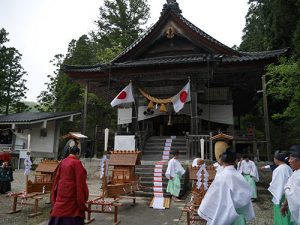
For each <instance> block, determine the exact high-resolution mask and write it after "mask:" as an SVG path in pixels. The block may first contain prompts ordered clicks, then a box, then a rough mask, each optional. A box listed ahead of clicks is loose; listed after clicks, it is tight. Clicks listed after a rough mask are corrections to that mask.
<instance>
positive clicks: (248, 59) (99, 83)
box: [64, 1, 288, 159]
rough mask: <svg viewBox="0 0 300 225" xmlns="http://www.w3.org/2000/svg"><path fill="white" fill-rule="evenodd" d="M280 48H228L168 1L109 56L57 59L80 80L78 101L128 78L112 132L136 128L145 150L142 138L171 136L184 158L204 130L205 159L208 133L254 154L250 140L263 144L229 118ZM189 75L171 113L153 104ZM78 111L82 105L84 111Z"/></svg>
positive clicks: (253, 91)
mask: <svg viewBox="0 0 300 225" xmlns="http://www.w3.org/2000/svg"><path fill="white" fill-rule="evenodd" d="M228 32H230V28H228ZM287 53H288V48H286V49H279V50H273V51H264V52H242V51H237V50H235V49H233V48H230V47H228V46H226V45H224V44H222V43H221V42H219V41H218V40H216V39H215V38H213V37H211V36H210V35H209V34H207V33H205V32H204V31H202V30H201V29H199V28H198V27H196V26H195V25H193V24H192V23H191V22H190V21H188V20H187V19H186V18H185V17H184V16H183V14H182V12H181V10H180V8H179V5H178V3H177V2H176V1H167V3H166V4H164V6H163V9H162V12H161V15H160V18H159V20H158V21H157V22H156V23H155V24H154V25H153V26H152V27H150V28H149V29H148V30H147V31H146V32H145V33H144V34H143V35H142V36H141V37H139V38H138V39H137V40H136V41H135V42H134V43H132V44H131V45H130V46H129V47H127V48H126V49H125V50H124V51H123V52H122V53H121V54H119V55H118V56H117V57H116V58H115V59H113V60H112V61H111V62H109V63H105V64H102V63H99V64H97V65H90V66H77V65H65V68H64V70H65V72H66V74H67V75H68V76H69V77H70V78H71V79H72V80H74V81H76V82H78V83H80V84H81V85H82V86H84V87H85V104H86V102H87V93H88V92H93V93H95V94H97V95H98V96H101V97H102V98H104V99H106V100H107V101H108V102H110V101H111V100H112V99H113V98H114V97H115V96H116V95H117V94H118V93H119V92H120V91H121V90H122V89H123V88H124V87H125V86H126V85H128V83H129V82H130V81H131V82H132V86H133V89H134V90H133V92H134V97H135V105H131V104H129V105H128V106H124V107H118V131H117V132H118V134H123V135H126V134H134V135H136V137H138V138H137V139H138V140H139V144H138V148H139V149H141V150H143V149H147V144H148V143H147V142H149V140H156V139H159V138H158V137H164V136H177V137H181V138H182V139H184V140H185V141H188V142H187V143H188V144H187V145H186V146H187V150H186V151H187V158H192V157H195V156H196V155H197V154H198V150H197V149H199V148H198V147H197V144H196V147H195V143H194V144H193V143H192V142H196V143H197V142H199V138H203V137H204V138H205V141H206V145H207V149H210V150H206V153H207V154H208V155H210V156H209V158H211V159H212V150H211V148H212V147H211V146H212V144H211V143H209V137H210V136H212V135H214V134H216V133H218V132H222V133H225V134H229V135H232V136H233V137H234V139H233V147H234V148H235V149H237V150H239V149H242V148H244V147H245V146H250V149H251V152H252V153H253V154H254V155H256V154H257V152H256V149H257V144H260V146H262V147H261V148H263V149H265V148H266V144H265V143H266V140H257V139H256V138H255V137H253V136H251V137H249V135H247V134H242V133H243V132H241V130H240V124H239V122H237V121H239V118H240V117H241V116H243V115H245V114H247V113H249V112H250V111H251V110H252V109H253V107H254V106H255V105H256V104H257V102H258V100H259V99H260V98H261V97H262V96H261V95H260V96H259V95H258V94H257V92H258V91H259V90H261V89H262V76H263V75H264V74H265V69H266V66H267V65H268V64H270V63H274V62H277V60H278V58H279V57H281V56H284V55H286V54H287ZM189 80H190V85H191V92H190V93H191V101H190V102H188V103H186V104H185V106H184V108H183V109H182V110H181V111H179V112H178V113H175V112H174V110H173V107H172V103H168V104H164V105H162V104H160V103H159V102H160V101H159V100H161V99H167V98H170V97H172V96H174V95H176V94H177V93H178V92H179V91H180V90H181V89H182V88H183V87H184V85H185V84H186V83H187V82H188V81H189ZM151 102H152V103H151ZM149 103H150V104H149ZM152 105H153V107H152ZM132 106H133V107H132ZM86 113H88V112H86V105H85V115H84V117H86ZM262 122H263V118H262ZM148 145H149V144H148ZM186 146H185V147H186ZM191 146H192V147H191ZM209 146H210V147H209ZM193 148H196V150H195V149H193ZM260 150H261V151H262V149H260ZM207 158H208V157H207Z"/></svg>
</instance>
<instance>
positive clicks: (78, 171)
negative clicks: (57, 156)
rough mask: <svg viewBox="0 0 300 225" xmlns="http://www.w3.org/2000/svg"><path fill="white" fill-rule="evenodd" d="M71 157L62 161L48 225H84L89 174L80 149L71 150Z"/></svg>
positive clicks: (53, 191)
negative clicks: (84, 165) (83, 163)
mask: <svg viewBox="0 0 300 225" xmlns="http://www.w3.org/2000/svg"><path fill="white" fill-rule="evenodd" d="M69 153H70V154H69V156H68V157H67V158H65V159H64V160H62V161H61V163H60V164H59V168H58V170H57V173H56V176H55V180H54V184H53V189H52V193H51V201H52V206H53V208H52V210H51V216H50V219H49V223H48V225H84V218H85V211H87V210H88V208H87V207H86V205H85V203H86V202H87V200H88V197H89V190H88V186H87V183H86V179H87V172H86V170H85V168H84V167H83V165H82V163H81V161H80V160H79V157H80V149H79V148H78V147H77V146H73V147H71V148H70V151H69Z"/></svg>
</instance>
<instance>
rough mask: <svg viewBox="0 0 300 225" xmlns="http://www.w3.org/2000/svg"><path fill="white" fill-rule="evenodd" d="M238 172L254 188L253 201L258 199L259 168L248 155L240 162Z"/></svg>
mask: <svg viewBox="0 0 300 225" xmlns="http://www.w3.org/2000/svg"><path fill="white" fill-rule="evenodd" d="M237 168H238V171H239V172H240V173H241V174H242V175H243V176H244V178H245V180H246V181H247V182H248V183H249V184H250V186H251V187H252V199H256V198H257V190H256V182H258V181H259V175H258V171H257V167H256V165H255V163H254V162H253V161H251V160H250V158H249V156H248V155H244V156H243V158H242V161H241V162H239V164H238V166H237Z"/></svg>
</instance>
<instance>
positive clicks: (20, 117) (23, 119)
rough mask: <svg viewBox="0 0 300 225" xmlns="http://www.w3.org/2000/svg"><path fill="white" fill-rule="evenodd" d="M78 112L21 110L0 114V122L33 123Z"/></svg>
mask: <svg viewBox="0 0 300 225" xmlns="http://www.w3.org/2000/svg"><path fill="white" fill-rule="evenodd" d="M80 114H81V113H79V112H23V113H14V114H9V115H3V116H0V124H9V123H35V122H39V121H43V120H56V119H62V118H66V117H70V116H74V115H80Z"/></svg>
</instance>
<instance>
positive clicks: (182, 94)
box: [180, 91, 187, 103]
mask: <svg viewBox="0 0 300 225" xmlns="http://www.w3.org/2000/svg"><path fill="white" fill-rule="evenodd" d="M186 99H187V92H186V91H182V92H181V93H180V101H181V102H182V103H185V101H186Z"/></svg>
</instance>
